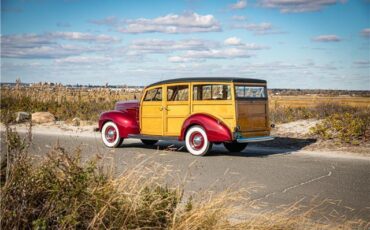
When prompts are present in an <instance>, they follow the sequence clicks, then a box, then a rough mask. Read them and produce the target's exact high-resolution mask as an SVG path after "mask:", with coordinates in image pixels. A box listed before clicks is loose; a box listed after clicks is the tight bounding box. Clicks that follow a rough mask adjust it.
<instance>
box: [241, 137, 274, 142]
mask: <svg viewBox="0 0 370 230" xmlns="http://www.w3.org/2000/svg"><path fill="white" fill-rule="evenodd" d="M272 140H274V137H272V136H266V137H246V138H238V139H236V141H237V142H239V143H250V142H260V141H272Z"/></svg>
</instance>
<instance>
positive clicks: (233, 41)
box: [224, 37, 241, 46]
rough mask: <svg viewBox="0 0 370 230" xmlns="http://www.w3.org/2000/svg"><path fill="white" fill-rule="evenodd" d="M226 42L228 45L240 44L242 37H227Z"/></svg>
mask: <svg viewBox="0 0 370 230" xmlns="http://www.w3.org/2000/svg"><path fill="white" fill-rule="evenodd" d="M224 43H225V44H226V45H233V46H235V45H240V44H241V40H240V38H237V37H230V38H227V39H225V41H224Z"/></svg>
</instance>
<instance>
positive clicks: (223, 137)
mask: <svg viewBox="0 0 370 230" xmlns="http://www.w3.org/2000/svg"><path fill="white" fill-rule="evenodd" d="M193 125H200V126H202V127H203V128H204V129H205V131H206V133H207V137H208V139H209V141H211V142H224V141H232V134H231V132H230V129H229V128H228V127H227V126H226V125H225V124H224V123H223V122H222V121H220V120H219V119H217V118H216V117H213V116H211V115H209V114H193V115H191V116H190V117H188V118H187V119H186V120H185V122H184V124H183V125H182V128H181V134H180V137H179V140H180V141H183V140H184V139H185V135H186V131H187V129H188V128H189V127H190V126H193Z"/></svg>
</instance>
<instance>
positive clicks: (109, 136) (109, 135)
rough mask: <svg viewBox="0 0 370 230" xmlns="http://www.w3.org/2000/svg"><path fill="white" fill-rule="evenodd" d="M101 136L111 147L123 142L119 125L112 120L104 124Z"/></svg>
mask: <svg viewBox="0 0 370 230" xmlns="http://www.w3.org/2000/svg"><path fill="white" fill-rule="evenodd" d="M101 137H102V140H103V143H104V145H105V146H107V147H109V148H117V147H118V146H120V145H121V144H122V142H123V138H121V137H120V134H119V130H118V127H117V125H116V124H115V123H114V122H112V121H108V122H106V123H105V124H104V125H103V128H102V131H101Z"/></svg>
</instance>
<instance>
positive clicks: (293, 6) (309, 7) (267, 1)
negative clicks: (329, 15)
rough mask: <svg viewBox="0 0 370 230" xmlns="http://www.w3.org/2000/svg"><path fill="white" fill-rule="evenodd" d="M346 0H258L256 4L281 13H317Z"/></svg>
mask: <svg viewBox="0 0 370 230" xmlns="http://www.w3.org/2000/svg"><path fill="white" fill-rule="evenodd" d="M339 2H340V3H344V2H346V0H259V1H258V4H259V5H260V6H262V7H266V8H277V9H280V12H282V13H301V12H310V11H319V10H321V9H322V8H324V7H326V6H330V5H335V4H337V3H339Z"/></svg>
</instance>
